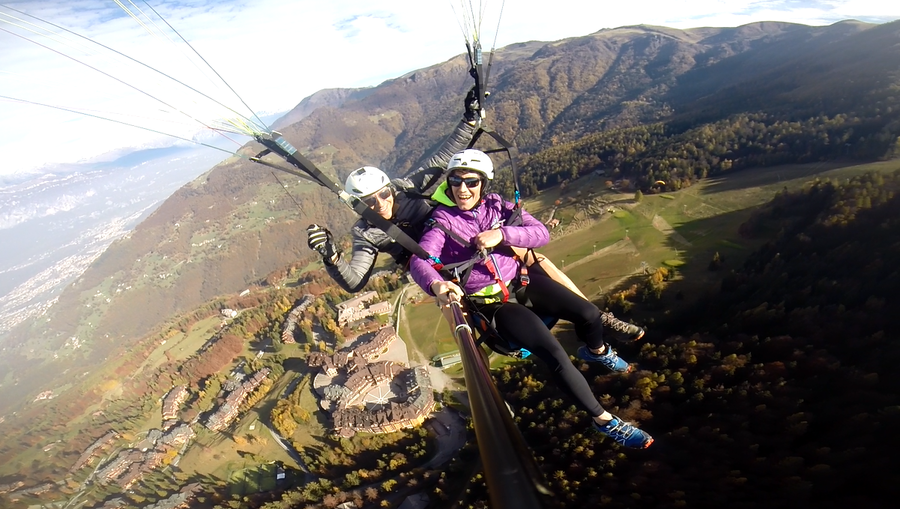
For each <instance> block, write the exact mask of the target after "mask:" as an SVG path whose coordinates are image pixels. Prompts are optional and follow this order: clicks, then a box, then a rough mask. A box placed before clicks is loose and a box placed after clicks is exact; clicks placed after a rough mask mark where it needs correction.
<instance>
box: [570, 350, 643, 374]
mask: <svg viewBox="0 0 900 509" xmlns="http://www.w3.org/2000/svg"><path fill="white" fill-rule="evenodd" d="M578 358H579V359H581V360H583V361H588V362H599V363H600V364H603V365H604V366H606V368H607V369H609V370H610V371H615V372H616V373H628V372H630V371H631V365H630V364H628V363H627V362H625V361H624V360H623V359H622V358H621V357H619V356H618V355H616V351H615V350H613V348H612V347H611V346H609V345H606V351H605V352H603V353H601V354H596V353H594V352H592V351H591V350H590V349H589V348H588V347H587V346H581V347H579V348H578Z"/></svg>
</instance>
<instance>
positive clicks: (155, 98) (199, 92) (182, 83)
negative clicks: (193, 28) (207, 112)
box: [0, 4, 268, 136]
mask: <svg viewBox="0 0 900 509" xmlns="http://www.w3.org/2000/svg"><path fill="white" fill-rule="evenodd" d="M0 6H2V7H5V8H7V9H9V10H11V11H14V12H17V13H19V14H22V15H23V16H28V17H30V18H33V19H36V20H38V21H40V22H42V23H46V24H48V25H50V26H52V27H55V28H58V29H60V30H63V31H65V32H67V33H69V34H72V35H75V36H77V37H80V38H82V39H84V40H86V41H88V42H92V43H94V44H96V45H98V46H100V47H102V48H104V49H106V50H108V51H111V52H113V53H115V54H117V55H119V56H121V57H124V58H126V59H128V60H130V61H132V62H134V63H136V64H139V65H141V66H143V67H145V68H147V69H150V70H151V71H154V72H156V73H158V74H160V75H162V76H164V77H166V78H168V79H170V80H172V81H174V82H175V83H178V84H179V85H182V86H183V87H185V88H187V89H189V90H191V91H193V92H196V93H197V94H200V95H201V96H203V97H205V98H207V99H209V100H210V101H212V102H214V103H216V104H218V105H219V106H221V107H223V108H225V109H227V110H229V111H231V112H232V113H234V114H235V115H237V116H239V117H242V118H244V119H245V120H247V121H249V122H250V123H251V124H253V123H254V122H253V121H252V120H250V119H248V118H247V117H245V116H244V115H242V114H241V113H239V112H237V111H235V110H234V109H232V108H230V107H228V106H227V105H225V104H222V103H221V102H219V101H217V100H215V99H213V98H212V97H210V96H208V95H206V94H204V93H203V92H201V91H199V90H197V89H195V88H194V87H192V86H190V85H188V84H187V83H184V82H182V81H181V80H178V79H176V78H174V77H173V76H170V75H168V74H166V73H164V72H162V71H160V70H159V69H156V68H155V67H153V66H150V65H148V64H145V63H144V62H141V61H140V60H137V59H135V58H133V57H130V56H128V55H126V54H124V53H122V52H121V51H118V50H116V49H114V48H112V47H110V46H107V45H105V44H103V43H101V42H98V41H95V40H93V39H91V38H89V37H85V36H83V35H81V34H79V33H77V32H73V31H72V30H69V29H67V28H65V27H63V26H60V25H57V24H55V23H52V22H50V21H47V20H44V19H41V18H39V17H37V16H34V15H31V14H28V13H27V12H23V11H20V10H18V9H15V8H13V7H9V6H8V5H3V4H0ZM151 9H152V7H151ZM153 12H154V13H156V11H153ZM156 14H157V16H159V13H156ZM163 21H165V20H163ZM166 24H167V25H168V23H166ZM169 27H170V28H171V25H169ZM0 30H3V31H4V32H7V33H9V34H12V35H15V36H16V37H19V38H21V39H24V40H26V41H28V42H31V43H33V44H37V45H38V46H41V47H43V48H45V49H48V50H50V51H53V52H54V53H57V54H59V55H61V56H64V57H66V58H69V59H71V60H73V61H75V62H78V63H79V64H82V65H84V66H86V67H88V68H90V69H93V70H95V71H97V72H99V73H101V74H103V75H105V76H107V77H109V78H112V79H114V80H116V81H118V82H119V83H122V84H124V85H126V86H128V87H131V88H133V89H134V90H137V91H138V92H141V93H142V94H145V95H147V96H149V97H150V98H152V99H154V100H156V101H159V102H161V103H162V104H165V105H166V106H168V107H170V108H172V109H173V110H176V111H178V112H179V113H181V114H182V115H184V116H186V117H188V118H190V119H191V120H195V121H196V122H198V123H201V124H203V122H202V121H200V120H199V119H196V118H194V117H192V116H191V115H189V114H188V113H186V112H184V111H181V110H180V109H179V108H177V107H175V106H172V105H170V104H168V103H166V102H165V101H163V100H162V99H159V98H157V97H154V96H152V95H150V94H149V93H147V92H144V91H143V90H141V89H139V88H137V87H135V86H133V85H131V84H129V83H127V82H125V81H123V80H121V79H119V78H116V77H115V76H112V75H111V74H109V73H106V72H104V71H102V70H100V69H98V68H96V67H93V66H91V65H90V64H87V63H85V62H82V61H80V60H78V59H77V58H75V57H72V56H70V55H66V54H65V53H63V52H61V51H58V50H55V49H53V48H51V47H49V46H46V45H44V44H41V43H39V42H37V41H34V40H31V39H28V38H27V37H23V36H21V35H19V34H16V33H14V32H11V31H9V30H6V29H4V28H0ZM172 30H173V31H174V30H175V29H174V28H172ZM175 33H178V32H175ZM178 36H179V37H181V34H178ZM182 40H184V38H182ZM185 43H187V41H185ZM187 44H188V46H190V43H187ZM191 49H192V50H194V53H196V52H197V50H195V49H194V48H193V47H192V46H191ZM200 58H201V59H202V58H203V57H202V56H201V57H200ZM203 63H205V64H206V65H207V66H209V63H208V62H206V60H204V61H203ZM210 68H211V67H210ZM213 72H215V69H213ZM216 76H218V77H219V79H222V77H221V76H219V74H218V73H216ZM222 82H223V83H225V80H224V79H222ZM225 85H226V86H228V88H229V89H230V90H231V91H232V93H234V89H232V88H231V86H229V85H228V83H225ZM235 95H236V96H237V93H235ZM238 99H239V100H241V103H243V104H244V106H245V107H246V108H247V109H250V107H249V106H247V104H246V103H244V101H243V100H242V99H241V98H240V96H238ZM251 111H252V110H251ZM253 116H254V117H256V119H257V120H259V122H260V124H259V125H257V126H256V127H262V130H263V131H266V132H267V131H268V128H267V127H265V123H264V122H263V121H262V120H260V119H259V117H257V116H256V114H255V113H254V114H253ZM207 127H208V126H207ZM241 134H248V135H251V136H252V135H253V134H255V132H254V131H253V130H247V131H246V132H243V133H241Z"/></svg>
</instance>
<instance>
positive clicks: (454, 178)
mask: <svg viewBox="0 0 900 509" xmlns="http://www.w3.org/2000/svg"><path fill="white" fill-rule="evenodd" d="M463 184H465V185H466V187H468V188H469V189H472V188H474V187H478V186H480V185H481V177H466V178H462V177H460V176H459V175H450V176H449V177H447V185H449V186H450V187H459V186H461V185H463Z"/></svg>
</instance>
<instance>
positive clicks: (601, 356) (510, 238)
mask: <svg viewBox="0 0 900 509" xmlns="http://www.w3.org/2000/svg"><path fill="white" fill-rule="evenodd" d="M447 172H448V173H447V179H446V182H445V183H444V184H443V185H441V187H440V188H438V191H437V192H436V193H435V195H433V198H434V199H436V200H437V201H439V202H440V203H441V204H440V205H438V206H437V208H436V209H435V211H434V213H433V215H432V219H433V220H434V224H433V225H432V228H431V229H428V230H426V231H425V233H424V234H423V236H422V239H421V241H420V244H421V246H422V247H423V248H424V249H425V251H427V252H428V253H429V254H430V255H432V256H435V257H437V258H438V259H440V261H441V262H442V263H443V264H445V265H448V264H453V263H457V262H463V261H466V260H470V259H474V258H475V257H476V255H477V254H478V252H479V251H481V250H490V249H492V251H491V252H490V254H489V255H488V256H487V257H486V258H483V259H481V260H479V261H478V262H476V263H475V265H474V266H473V267H472V269H471V272H470V274H469V276H468V278H467V279H466V280H465V281H464V282H463V287H462V288H460V287H459V286H458V285H456V284H455V283H453V282H450V281H445V280H444V279H443V278H442V277H441V275H440V274H439V273H438V272H437V271H436V270H435V269H434V268H433V267H432V262H431V261H429V260H423V259H421V258H419V257H418V256H413V257H412V259H411V263H410V272H411V273H412V276H413V278H414V279H415V281H416V283H418V284H419V286H421V287H422V288H423V289H424V290H425V291H426V292H427V293H429V294H431V295H434V296H435V297H436V298H437V300H438V304H439V305H442V306H443V305H447V304H448V303H449V301H450V299H455V298H459V297H462V296H463V295H467V296H470V299H469V300H470V302H474V303H475V305H476V306H477V307H478V311H480V312H481V313H483V314H484V315H485V317H486V318H487V319H488V320H490V321H491V322H492V323H493V324H495V327H496V329H497V331H498V332H499V333H500V335H501V336H502V337H504V338H507V339H508V340H512V341H514V342H515V344H516V345H518V346H521V347H523V348H526V349H528V350H529V351H530V352H532V353H533V354H534V355H535V356H537V357H538V358H539V359H541V360H542V361H543V362H545V363H546V364H547V366H548V367H549V368H550V370H551V371H552V372H553V374H554V376H555V377H556V379H557V381H558V383H559V385H560V387H561V388H562V389H563V390H564V391H565V392H567V393H568V394H569V395H570V396H571V397H572V398H573V399H574V400H575V401H576V402H577V404H578V406H579V407H581V408H582V409H583V410H585V411H586V412H588V413H589V414H590V415H591V417H592V418H593V421H594V427H595V428H596V429H597V431H599V432H600V433H603V434H605V435H607V436H609V437H610V438H612V439H614V440H615V441H616V442H618V443H619V444H621V445H625V446H627V447H633V448H638V449H643V448H646V447H649V446H650V444H651V443H653V438H652V437H650V435H649V434H647V433H645V432H644V431H642V430H640V429H638V428H637V427H635V426H633V425H631V424H628V423H626V422H625V421H623V420H622V419H620V418H619V417H616V416H615V415H613V414H611V413H609V412H607V411H606V410H604V409H603V407H602V406H600V403H599V402H598V401H597V398H596V397H594V394H593V393H592V392H591V389H590V386H589V385H588V383H587V381H586V380H585V379H584V376H582V374H581V372H579V371H578V369H577V368H576V367H575V366H574V365H573V364H572V362H571V361H570V360H569V356H568V354H567V353H566V352H565V350H564V349H563V348H562V346H561V345H560V344H559V342H558V341H557V340H556V338H554V337H553V335H552V334H551V333H550V330H549V329H548V328H547V327H546V326H545V325H544V323H543V321H542V320H541V318H540V317H539V316H538V314H542V315H550V316H554V317H557V318H560V319H563V320H567V321H570V322H572V324H573V325H574V326H575V332H576V334H577V335H578V338H579V339H580V340H581V341H583V342H584V343H585V346H582V347H580V348H579V349H578V356H579V357H580V358H581V359H584V360H586V361H589V362H598V363H601V364H603V365H604V366H605V367H607V368H608V369H610V370H612V371H614V372H620V373H626V372H628V371H630V366H629V365H628V363H627V362H625V361H624V360H622V359H620V358H619V356H618V355H616V352H615V351H614V350H613V349H612V348H611V347H610V346H609V345H607V344H606V343H604V341H603V323H602V319H601V314H600V310H599V309H597V307H596V306H594V305H593V304H592V303H590V302H589V301H587V300H585V299H583V298H581V297H580V296H578V295H576V294H575V293H573V292H572V291H571V290H569V289H567V288H566V287H564V286H562V285H560V284H559V283H557V282H556V281H554V280H553V279H550V278H549V277H547V276H545V275H543V274H534V273H532V274H529V275H528V276H529V282H528V284H527V285H525V286H524V287H523V288H517V285H518V284H519V283H518V281H519V275H520V273H521V272H520V271H521V267H520V263H519V261H518V260H517V259H516V258H514V257H513V255H512V252H511V250H510V249H508V248H509V247H522V248H537V247H540V246H543V245H544V244H546V243H547V242H548V241H549V238H550V235H549V232H548V231H547V229H546V227H545V226H544V225H543V224H541V223H540V222H539V221H537V220H536V219H534V218H533V217H532V216H531V215H529V214H528V213H526V212H524V211H523V212H522V222H521V224H519V225H508V224H505V222H506V220H508V219H509V218H510V216H511V215H512V213H513V211H514V206H513V204H512V203H510V202H507V201H504V200H503V199H502V198H501V197H500V196H499V195H497V194H485V187H486V185H487V183H488V182H489V181H490V180H491V179H493V177H494V167H493V163H492V161H491V159H490V158H489V157H488V155H487V154H485V153H483V152H481V151H478V150H473V149H467V150H463V151H462V152H458V153H456V154H455V155H454V156H453V157H452V158H451V159H450V163H449V165H448V168H447ZM505 248H506V249H505ZM488 259H490V261H491V262H493V263H492V264H491V263H487V264H486V263H485V262H487V261H488ZM491 269H493V270H491ZM500 285H503V286H506V287H508V288H509V290H507V292H504V291H503V290H504V289H503V288H502V287H501V286H500ZM516 290H520V291H519V292H518V293H517V292H516ZM516 293H517V294H516ZM506 294H516V299H519V300H520V301H522V302H526V303H528V304H529V307H526V306H525V305H522V304H519V303H518V302H510V301H508V300H505V299H504V298H503V296H505V295H506ZM479 303H481V305H479Z"/></svg>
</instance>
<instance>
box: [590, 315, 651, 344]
mask: <svg viewBox="0 0 900 509" xmlns="http://www.w3.org/2000/svg"><path fill="white" fill-rule="evenodd" d="M600 320H601V321H602V322H603V326H604V327H609V328H610V329H612V330H614V331H616V332H618V333H619V334H625V335H627V336H628V339H629V340H630V341H637V340H639V339H641V338H642V337H644V329H642V328H640V327H638V326H637V325H634V324H633V323H628V322H624V321H622V320H619V319H618V318H616V317H615V316H614V315H613V314H612V313H600Z"/></svg>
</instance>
